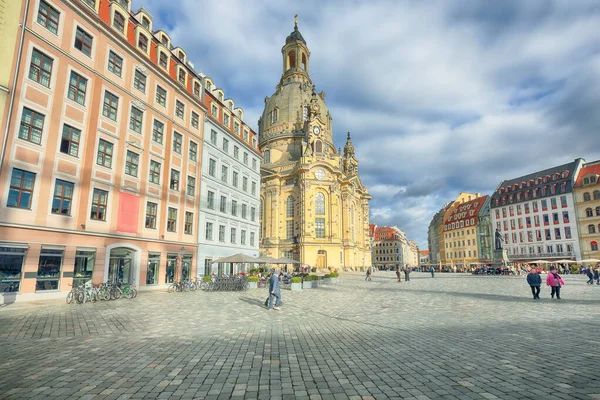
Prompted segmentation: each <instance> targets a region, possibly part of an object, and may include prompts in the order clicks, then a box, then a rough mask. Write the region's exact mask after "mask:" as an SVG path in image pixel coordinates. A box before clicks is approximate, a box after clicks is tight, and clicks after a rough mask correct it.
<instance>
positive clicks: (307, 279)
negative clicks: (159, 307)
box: [302, 274, 312, 282]
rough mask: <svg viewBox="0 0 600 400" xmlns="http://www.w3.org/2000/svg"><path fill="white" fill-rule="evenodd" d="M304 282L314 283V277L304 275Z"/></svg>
mask: <svg viewBox="0 0 600 400" xmlns="http://www.w3.org/2000/svg"><path fill="white" fill-rule="evenodd" d="M302 281H303V282H310V281H312V275H308V274H307V275H303V276H302Z"/></svg>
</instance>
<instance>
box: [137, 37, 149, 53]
mask: <svg viewBox="0 0 600 400" xmlns="http://www.w3.org/2000/svg"><path fill="white" fill-rule="evenodd" d="M138 47H139V48H140V49H141V50H142V51H143V52H144V53H148V38H147V37H146V36H144V35H142V34H141V33H140V34H139V37H138Z"/></svg>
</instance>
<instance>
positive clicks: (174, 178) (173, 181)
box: [169, 169, 180, 190]
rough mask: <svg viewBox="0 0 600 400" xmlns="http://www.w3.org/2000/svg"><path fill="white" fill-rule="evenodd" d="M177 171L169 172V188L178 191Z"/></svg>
mask: <svg viewBox="0 0 600 400" xmlns="http://www.w3.org/2000/svg"><path fill="white" fill-rule="evenodd" d="M179 175H180V173H179V171H176V170H174V169H172V170H171V181H170V183H169V188H170V189H171V190H179Z"/></svg>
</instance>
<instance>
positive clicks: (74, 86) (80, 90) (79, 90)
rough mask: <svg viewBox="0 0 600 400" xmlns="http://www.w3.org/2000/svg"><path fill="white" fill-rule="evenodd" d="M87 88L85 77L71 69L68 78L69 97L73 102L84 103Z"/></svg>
mask: <svg viewBox="0 0 600 400" xmlns="http://www.w3.org/2000/svg"><path fill="white" fill-rule="evenodd" d="M86 88H87V79H85V78H84V77H82V76H81V75H79V74H77V73H76V72H73V71H71V78H70V79H69V92H68V96H67V97H69V99H71V100H73V101H74V102H76V103H78V104H81V105H84V104H85V92H86Z"/></svg>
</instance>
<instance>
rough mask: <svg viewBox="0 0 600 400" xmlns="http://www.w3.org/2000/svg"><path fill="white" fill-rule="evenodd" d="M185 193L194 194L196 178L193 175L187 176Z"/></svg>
mask: <svg viewBox="0 0 600 400" xmlns="http://www.w3.org/2000/svg"><path fill="white" fill-rule="evenodd" d="M186 193H187V195H188V196H194V195H195V194H196V178H194V177H193V176H188V177H187V189H186Z"/></svg>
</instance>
